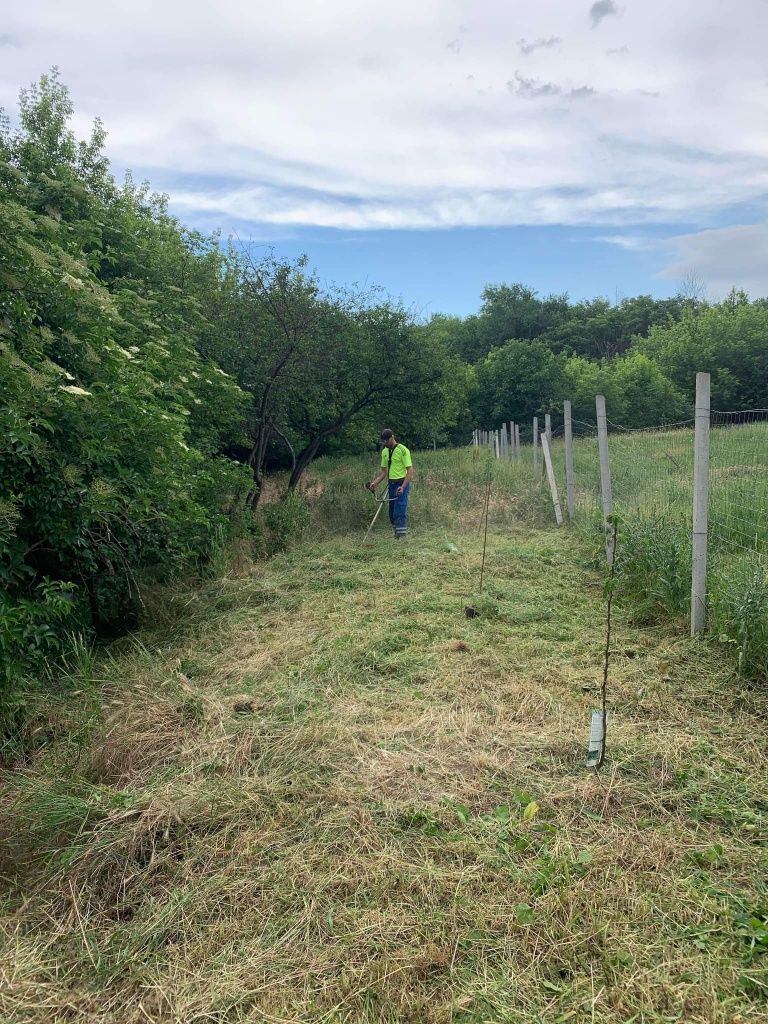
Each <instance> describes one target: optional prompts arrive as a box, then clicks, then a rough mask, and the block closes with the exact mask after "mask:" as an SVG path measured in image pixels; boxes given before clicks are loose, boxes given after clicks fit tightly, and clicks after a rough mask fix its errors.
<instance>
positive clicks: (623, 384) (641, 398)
mask: <svg viewBox="0 0 768 1024" xmlns="http://www.w3.org/2000/svg"><path fill="white" fill-rule="evenodd" d="M564 376H565V386H564V389H563V391H562V398H563V399H564V398H570V399H571V402H572V404H573V415H574V416H575V417H576V418H577V419H581V420H585V421H587V422H593V421H594V419H595V395H604V396H605V402H606V407H607V409H608V410H609V416H610V419H611V420H612V421H613V422H614V423H621V424H623V425H625V426H631V427H645V426H656V425H658V424H662V423H674V422H676V421H678V420H681V419H684V418H686V417H688V416H690V415H691V407H690V405H689V403H688V402H687V401H686V399H685V397H684V396H683V394H682V393H681V391H679V390H678V388H676V387H675V385H674V384H673V383H672V382H671V381H670V380H668V378H667V377H665V376H664V374H663V373H662V371H661V370H660V369H659V367H658V366H657V365H656V364H655V363H654V362H652V361H651V359H649V358H648V357H647V356H645V355H643V354H642V353H640V352H630V353H628V354H627V355H626V356H623V357H622V358H620V359H613V360H605V361H602V362H599V363H595V362H590V361H589V360H587V359H582V358H580V357H578V356H573V357H572V358H570V359H568V360H566V362H565V364H564Z"/></svg>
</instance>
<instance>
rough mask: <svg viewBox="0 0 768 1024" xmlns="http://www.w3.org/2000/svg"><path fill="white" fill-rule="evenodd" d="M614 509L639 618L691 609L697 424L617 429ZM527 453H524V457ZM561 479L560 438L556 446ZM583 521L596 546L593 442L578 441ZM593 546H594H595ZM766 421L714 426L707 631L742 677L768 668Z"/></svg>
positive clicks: (679, 616) (683, 614)
mask: <svg viewBox="0 0 768 1024" xmlns="http://www.w3.org/2000/svg"><path fill="white" fill-rule="evenodd" d="M608 448H609V459H610V464H611V478H612V485H613V501H614V509H615V511H616V512H617V513H618V514H619V516H620V518H621V522H622V527H621V532H622V536H621V539H620V547H619V569H620V572H621V576H622V582H623V591H624V595H625V597H626V598H627V599H628V600H629V601H630V602H631V603H632V605H633V607H634V609H635V614H636V616H637V618H638V620H639V621H645V622H662V621H673V622H674V621H678V622H679V624H680V627H681V628H683V627H684V626H685V625H686V624H687V618H688V616H689V613H690V585H691V532H692V525H691V523H692V502H693V430H692V429H690V428H689V427H683V428H681V429H674V430H673V429H659V430H649V431H631V432H625V433H620V432H617V433H611V434H610V435H609V441H608ZM526 454H528V453H526ZM554 460H555V465H556V472H557V475H558V478H559V480H560V481H562V484H563V488H564V485H565V452H564V446H563V444H562V441H556V442H555V445H554ZM574 472H575V478H576V491H577V526H578V527H579V528H580V530H581V531H582V532H583V533H584V534H585V535H587V536H588V537H590V538H591V539H592V541H593V542H594V540H595V538H597V537H598V535H599V526H598V524H599V522H600V519H601V504H600V502H601V498H600V474H599V462H598V451H597V439H596V438H595V437H586V438H581V439H579V440H576V441H575V442H574ZM595 546H596V547H597V546H598V545H595ZM767 581H768V424H766V423H752V424H747V425H744V426H730V427H715V428H713V430H712V440H711V465H710V502H709V567H708V580H707V586H708V597H709V624H710V635H711V636H712V637H713V638H714V639H715V640H716V641H717V642H721V643H724V644H725V645H726V646H727V647H728V648H729V649H731V650H732V651H733V653H734V657H735V665H736V668H737V671H738V673H739V675H740V676H741V677H743V678H744V679H746V680H749V681H753V682H763V683H764V682H766V681H767V680H768V672H767V671H766V663H767V662H768V617H767V616H766V614H765V607H766V598H765V594H766V589H767V588H768V582H767Z"/></svg>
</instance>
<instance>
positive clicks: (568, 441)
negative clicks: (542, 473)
mask: <svg viewBox="0 0 768 1024" xmlns="http://www.w3.org/2000/svg"><path fill="white" fill-rule="evenodd" d="M563 417H564V420H565V494H566V502H567V505H568V519H569V520H570V521H571V522H574V520H575V518H576V481H575V479H574V476H573V418H572V413H571V403H570V402H569V401H565V402H564V403H563Z"/></svg>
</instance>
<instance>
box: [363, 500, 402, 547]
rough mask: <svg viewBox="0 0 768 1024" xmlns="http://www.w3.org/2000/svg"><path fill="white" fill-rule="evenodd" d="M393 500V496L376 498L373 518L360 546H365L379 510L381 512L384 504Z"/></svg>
mask: <svg viewBox="0 0 768 1024" xmlns="http://www.w3.org/2000/svg"><path fill="white" fill-rule="evenodd" d="M374 498H376V495H374ZM394 500H395V499H394V498H376V502H377V503H378V506H379V507H378V508H377V509H376V511H375V512H374V514H373V519H372V520H371V525H370V526H369V527H368V530H367V532H366V534H365V536H364V537H363V543H362V545H361V547H366V543H365V542H366V541H367V540H368V535H369V534H370V532H371V530H372V529H373V527H374V525H375V523H376V520H377V519H378V518H379V512H381V510H382V509H383V508H384V506H385V505H386V504H387V503H388V502H390V501H394ZM367 546H368V547H370V544H369V545H367Z"/></svg>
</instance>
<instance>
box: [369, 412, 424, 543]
mask: <svg viewBox="0 0 768 1024" xmlns="http://www.w3.org/2000/svg"><path fill="white" fill-rule="evenodd" d="M381 440H382V442H383V443H384V447H383V448H382V449H381V471H380V472H379V474H378V476H375V477H374V478H373V480H371V481H370V482H369V483H367V484H366V485H365V486H366V487H367V488H368V490H369V491H375V490H376V487H377V486H378V485H379V484H380V483H381V481H382V480H386V481H387V482H388V488H387V497H388V498H389V521H390V523H392V528H393V529H394V531H395V537H397V539H398V540H402V538H403V537H405V535H406V533H407V532H408V495H409V493H410V490H411V481H412V480H413V463H412V462H411V453H410V452H409V451H408V449H407V448H406V447H405V445H404V444H399V443H398V440H397V438H396V437H395V435H394V434H393V433H392V431H391V430H390V429H389V428H387V429H385V430H382V432H381Z"/></svg>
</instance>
